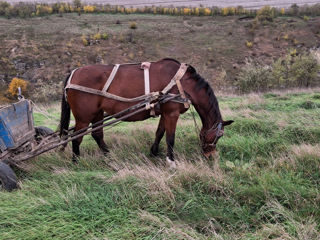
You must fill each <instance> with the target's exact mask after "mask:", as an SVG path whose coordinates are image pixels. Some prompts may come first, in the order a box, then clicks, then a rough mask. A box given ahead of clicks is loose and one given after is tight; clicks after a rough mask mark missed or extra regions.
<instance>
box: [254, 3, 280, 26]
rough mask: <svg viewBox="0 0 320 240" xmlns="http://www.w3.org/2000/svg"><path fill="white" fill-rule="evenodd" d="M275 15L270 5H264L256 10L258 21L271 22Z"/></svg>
mask: <svg viewBox="0 0 320 240" xmlns="http://www.w3.org/2000/svg"><path fill="white" fill-rule="evenodd" d="M274 17H275V9H274V8H272V7H270V6H264V7H262V8H260V9H259V10H258V11H257V17H256V18H257V19H258V20H259V21H260V22H265V21H268V22H272V21H273V19H274Z"/></svg>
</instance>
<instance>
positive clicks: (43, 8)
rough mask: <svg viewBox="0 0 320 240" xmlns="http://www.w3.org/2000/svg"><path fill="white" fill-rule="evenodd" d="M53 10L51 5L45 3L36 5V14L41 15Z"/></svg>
mask: <svg viewBox="0 0 320 240" xmlns="http://www.w3.org/2000/svg"><path fill="white" fill-rule="evenodd" d="M52 12H53V9H52V7H50V6H47V5H36V15H37V16H39V15H43V14H51V13H52Z"/></svg>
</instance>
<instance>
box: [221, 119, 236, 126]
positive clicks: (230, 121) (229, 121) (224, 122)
mask: <svg viewBox="0 0 320 240" xmlns="http://www.w3.org/2000/svg"><path fill="white" fill-rule="evenodd" d="M233 122H234V121H233V120H228V121H223V122H222V125H223V126H228V125H230V124H232V123H233Z"/></svg>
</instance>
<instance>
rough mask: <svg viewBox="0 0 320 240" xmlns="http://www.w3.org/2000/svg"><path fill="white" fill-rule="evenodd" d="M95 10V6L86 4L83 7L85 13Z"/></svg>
mask: <svg viewBox="0 0 320 240" xmlns="http://www.w3.org/2000/svg"><path fill="white" fill-rule="evenodd" d="M95 10H96V6H92V5H86V6H84V7H83V11H84V12H85V13H93V12H94V11H95Z"/></svg>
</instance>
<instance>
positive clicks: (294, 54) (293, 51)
mask: <svg viewBox="0 0 320 240" xmlns="http://www.w3.org/2000/svg"><path fill="white" fill-rule="evenodd" d="M290 55H291V56H292V57H295V56H297V49H291V50H290Z"/></svg>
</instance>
